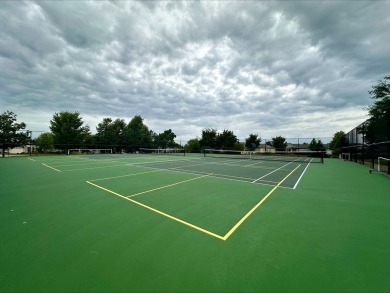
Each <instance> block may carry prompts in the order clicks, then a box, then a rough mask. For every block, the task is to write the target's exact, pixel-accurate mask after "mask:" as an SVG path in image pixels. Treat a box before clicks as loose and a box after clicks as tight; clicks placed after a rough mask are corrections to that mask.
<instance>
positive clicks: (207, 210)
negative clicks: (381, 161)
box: [0, 154, 390, 292]
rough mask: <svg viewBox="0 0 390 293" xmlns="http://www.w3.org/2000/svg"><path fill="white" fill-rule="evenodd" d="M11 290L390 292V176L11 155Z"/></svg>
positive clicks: (5, 239)
mask: <svg viewBox="0 0 390 293" xmlns="http://www.w3.org/2000/svg"><path fill="white" fill-rule="evenodd" d="M0 237H1V238H0V292H389V291H390V178H389V177H387V176H384V175H382V174H370V173H369V171H368V169H367V168H366V167H364V166H362V165H358V164H355V163H351V162H345V161H343V160H337V159H325V163H324V164H320V163H308V162H282V161H278V162H276V161H254V160H231V159H214V158H207V157H206V158H204V157H201V156H194V155H193V156H191V155H187V156H164V155H155V156H153V155H114V154H112V155H86V156H82V155H72V156H32V157H20V158H3V159H0Z"/></svg>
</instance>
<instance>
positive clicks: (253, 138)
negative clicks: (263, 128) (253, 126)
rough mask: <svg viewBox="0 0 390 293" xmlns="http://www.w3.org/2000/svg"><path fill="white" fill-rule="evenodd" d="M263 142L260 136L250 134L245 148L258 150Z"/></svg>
mask: <svg viewBox="0 0 390 293" xmlns="http://www.w3.org/2000/svg"><path fill="white" fill-rule="evenodd" d="M260 142H261V138H260V137H259V135H258V134H249V137H248V138H246V139H245V147H246V148H247V149H249V150H254V149H256V148H257V147H258V146H259V145H260Z"/></svg>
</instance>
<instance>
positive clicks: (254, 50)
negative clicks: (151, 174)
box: [0, 1, 390, 140]
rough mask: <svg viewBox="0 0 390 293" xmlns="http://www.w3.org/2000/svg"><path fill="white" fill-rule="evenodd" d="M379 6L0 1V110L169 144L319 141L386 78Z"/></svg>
mask: <svg viewBox="0 0 390 293" xmlns="http://www.w3.org/2000/svg"><path fill="white" fill-rule="evenodd" d="M389 11H390V2H388V1H277V2H271V1H236V2H233V1H232V2H230V1H201V2H198V1H183V2H181V1H174V2H165V1H164V2H160V1H146V2H127V1H117V2H116V1H112V2H102V1H92V2H91V1H88V2H87V1H85V2H84V1H58V2H56V1H9V2H7V1H1V2H0V66H1V71H0V112H1V113H3V112H4V111H5V110H10V111H13V112H14V113H16V114H17V115H18V120H19V121H24V122H25V123H27V128H28V129H31V130H45V131H46V130H49V123H50V120H51V118H52V117H53V114H54V113H55V112H59V111H78V112H80V114H81V116H82V117H83V119H84V121H85V122H86V123H87V124H89V125H90V127H91V130H92V132H95V127H96V126H97V124H98V123H99V122H101V121H102V119H103V118H104V117H111V118H114V119H116V118H121V119H125V120H126V122H129V121H130V119H131V118H132V117H134V116H135V115H141V116H142V117H143V118H144V122H145V124H146V125H148V126H149V128H150V129H152V130H153V131H155V132H157V133H160V132H163V131H164V130H166V129H169V128H171V129H172V130H173V132H175V133H176V135H177V138H178V139H182V140H188V139H191V138H194V137H197V136H198V137H199V136H200V135H201V130H202V129H203V128H211V127H212V128H216V129H218V130H219V131H222V130H224V129H229V130H232V131H233V132H234V133H235V134H236V135H237V136H238V137H239V138H241V139H243V138H245V137H248V135H249V134H250V133H258V134H259V135H260V136H261V137H262V138H270V137H274V136H277V135H282V136H284V137H331V136H333V134H334V133H335V132H336V131H339V130H344V131H349V130H350V129H351V128H353V127H355V126H356V125H357V124H359V123H361V122H362V121H364V120H365V119H367V116H366V111H365V110H364V109H363V108H364V107H366V106H368V105H369V104H371V102H372V101H371V100H370V98H369V94H368V91H369V90H370V89H371V87H372V86H373V85H374V84H376V83H377V82H378V80H381V79H383V77H385V76H388V75H390V29H389V27H390V14H389Z"/></svg>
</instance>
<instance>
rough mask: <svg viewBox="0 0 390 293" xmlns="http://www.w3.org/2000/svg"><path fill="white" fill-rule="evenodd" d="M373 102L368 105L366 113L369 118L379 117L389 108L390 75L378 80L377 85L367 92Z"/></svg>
mask: <svg viewBox="0 0 390 293" xmlns="http://www.w3.org/2000/svg"><path fill="white" fill-rule="evenodd" d="M368 93H369V94H370V95H371V99H373V100H374V104H373V105H371V106H369V107H368V115H369V116H370V117H371V118H380V117H383V116H386V115H385V114H386V113H387V112H388V111H389V110H390V76H386V77H385V78H384V79H383V80H380V81H378V84H377V85H374V86H373V87H372V90H371V91H369V92H368Z"/></svg>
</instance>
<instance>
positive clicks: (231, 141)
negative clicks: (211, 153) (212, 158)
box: [216, 129, 238, 150]
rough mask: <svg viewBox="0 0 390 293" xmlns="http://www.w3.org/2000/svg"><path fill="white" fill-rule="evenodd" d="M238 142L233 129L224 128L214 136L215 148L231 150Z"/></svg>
mask: <svg viewBox="0 0 390 293" xmlns="http://www.w3.org/2000/svg"><path fill="white" fill-rule="evenodd" d="M237 142H238V139H237V137H236V136H235V135H234V133H233V131H230V130H227V129H224V130H223V131H222V133H218V134H217V137H216V144H217V148H219V149H223V150H232V149H234V145H235V144H236V143H237Z"/></svg>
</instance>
